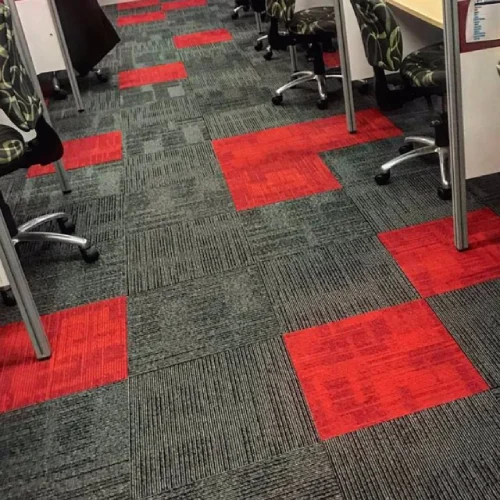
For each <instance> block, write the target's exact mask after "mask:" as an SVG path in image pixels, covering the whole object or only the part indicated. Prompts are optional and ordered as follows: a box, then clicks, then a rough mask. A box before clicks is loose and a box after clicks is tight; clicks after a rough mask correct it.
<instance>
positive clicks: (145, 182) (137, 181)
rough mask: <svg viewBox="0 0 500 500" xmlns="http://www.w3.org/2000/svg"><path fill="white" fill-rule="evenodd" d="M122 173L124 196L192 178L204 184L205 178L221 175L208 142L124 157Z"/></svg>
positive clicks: (189, 180) (190, 180)
mask: <svg viewBox="0 0 500 500" xmlns="http://www.w3.org/2000/svg"><path fill="white" fill-rule="evenodd" d="M125 172H126V176H125V180H126V184H125V190H126V192H127V193H135V192H139V191H143V190H150V189H154V188H161V187H165V186H174V185H177V184H184V183H185V182H186V181H187V182H193V180H194V179H199V181H200V183H203V182H205V179H213V178H214V177H216V178H220V176H221V172H220V167H219V165H218V162H217V158H216V157H215V153H214V151H213V148H212V145H211V144H210V143H209V142H202V143H200V144H195V145H193V146H184V147H180V148H172V149H165V150H163V151H159V152H156V153H148V154H143V155H137V156H133V157H131V158H127V159H126V160H125Z"/></svg>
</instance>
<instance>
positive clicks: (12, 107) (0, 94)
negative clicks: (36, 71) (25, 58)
mask: <svg viewBox="0 0 500 500" xmlns="http://www.w3.org/2000/svg"><path fill="white" fill-rule="evenodd" d="M0 109H2V110H3V111H4V112H5V113H6V115H7V116H8V117H9V118H10V120H11V121H12V122H13V123H14V125H16V126H18V127H19V128H20V129H21V130H24V131H26V132H27V131H30V130H33V129H35V126H36V123H37V121H38V119H39V118H40V116H41V114H42V107H41V102H40V99H39V98H38V96H37V95H36V93H35V90H34V88H33V84H32V83H31V80H30V78H29V76H28V73H27V71H26V69H25V67H24V65H23V63H22V60H21V57H20V55H19V52H18V50H17V46H16V41H15V37H14V30H13V28H12V17H11V13H10V9H9V8H8V7H7V6H6V5H3V4H0Z"/></svg>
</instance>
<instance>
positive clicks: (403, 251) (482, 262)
mask: <svg viewBox="0 0 500 500" xmlns="http://www.w3.org/2000/svg"><path fill="white" fill-rule="evenodd" d="M468 222H469V228H470V229H469V250H467V251H466V252H458V251H457V250H456V248H455V245H454V243H453V220H452V219H451V217H450V218H447V219H440V220H437V221H433V222H428V223H426V224H420V225H417V226H410V227H407V228H404V229H398V230H396V231H390V232H387V233H382V234H380V235H379V238H380V241H381V242H382V243H383V244H384V245H385V247H386V248H387V250H388V251H389V252H390V253H391V255H392V256H393V258H394V259H395V260H396V262H397V263H398V264H399V266H400V267H401V269H402V270H403V272H404V273H405V274H406V275H407V276H408V279H409V280H410V281H411V282H412V284H413V285H414V286H415V288H416V289H417V290H418V292H419V293H420V295H421V296H422V297H431V296H433V295H437V294H440V293H445V292H449V291H452V290H457V289H460V288H464V287H466V286H471V285H476V284H478V283H482V282H484V281H488V280H492V279H497V278H500V217H499V216H498V215H496V214H495V213H494V212H492V211H491V210H490V209H488V208H486V209H482V210H476V211H474V212H469V214H468Z"/></svg>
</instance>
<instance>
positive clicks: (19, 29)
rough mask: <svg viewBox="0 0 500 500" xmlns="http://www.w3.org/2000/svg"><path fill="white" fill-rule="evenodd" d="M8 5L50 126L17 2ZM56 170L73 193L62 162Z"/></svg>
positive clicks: (66, 189) (64, 187)
mask: <svg viewBox="0 0 500 500" xmlns="http://www.w3.org/2000/svg"><path fill="white" fill-rule="evenodd" d="M7 5H8V7H9V8H10V11H11V15H12V23H13V26H14V33H15V36H16V40H17V46H18V48H19V51H20V53H21V57H22V58H23V62H24V65H25V66H26V69H27V71H28V74H29V76H30V79H31V82H32V83H33V86H34V87H35V91H36V93H37V94H38V97H39V98H40V101H41V103H42V111H43V116H44V118H45V121H46V122H47V123H48V124H49V125H51V124H52V121H51V119H50V115H49V110H48V109H47V105H46V104H45V99H44V97H43V92H42V88H41V87H40V82H39V81H38V75H37V73H36V69H35V65H34V64H33V59H31V54H30V50H29V46H28V42H27V40H26V35H25V34H24V30H23V26H22V24H21V20H20V19H19V12H18V10H17V7H16V2H15V0H7ZM55 168H56V175H57V178H58V180H59V184H60V186H61V190H62V192H63V193H64V194H67V193H71V183H70V179H69V174H68V172H67V171H66V170H65V168H64V166H63V164H62V161H60V160H59V161H56V162H55Z"/></svg>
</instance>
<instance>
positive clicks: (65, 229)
mask: <svg viewBox="0 0 500 500" xmlns="http://www.w3.org/2000/svg"><path fill="white" fill-rule="evenodd" d="M57 223H58V224H59V230H60V231H61V233H63V234H74V232H75V231H76V226H75V223H74V222H73V221H72V220H71V219H69V218H68V219H66V220H64V219H60V220H58V221H57Z"/></svg>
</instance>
